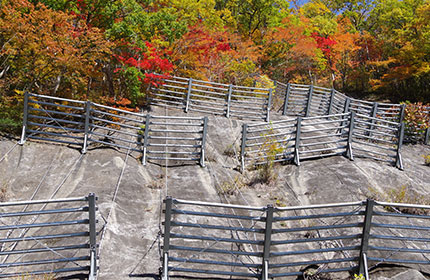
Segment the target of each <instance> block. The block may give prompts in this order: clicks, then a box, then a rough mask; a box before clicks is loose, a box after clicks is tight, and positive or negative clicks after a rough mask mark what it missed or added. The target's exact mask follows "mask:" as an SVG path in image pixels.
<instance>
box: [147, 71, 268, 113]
mask: <svg viewBox="0 0 430 280" xmlns="http://www.w3.org/2000/svg"><path fill="white" fill-rule="evenodd" d="M178 80H180V81H178ZM151 95H152V98H151V100H152V102H151V104H153V105H158V104H163V103H167V104H175V105H178V106H177V107H180V108H183V109H184V111H185V112H188V111H196V112H202V113H209V114H218V115H225V116H226V117H227V118H229V117H231V116H234V117H239V118H250V119H254V118H257V119H261V118H262V119H265V120H266V121H269V118H270V107H271V106H272V105H271V103H272V102H271V99H272V90H271V89H269V88H257V87H245V86H237V85H227V84H221V83H214V82H208V81H201V80H194V79H186V78H181V79H178V77H169V78H167V79H164V80H163V79H161V85H160V86H157V87H152V88H151ZM172 100H176V101H172ZM251 103H253V104H255V105H258V106H250V104H251ZM240 109H248V110H246V111H245V110H240ZM250 110H251V111H250Z"/></svg>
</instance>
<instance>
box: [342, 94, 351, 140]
mask: <svg viewBox="0 0 430 280" xmlns="http://www.w3.org/2000/svg"><path fill="white" fill-rule="evenodd" d="M350 103H351V98H349V97H347V98H346V99H345V105H344V108H343V113H348V112H349V111H350V110H349V104H350ZM345 125H346V123H345V121H343V122H342V125H341V126H342V127H341V129H340V131H339V132H340V134H343V130H344V129H343V127H344V126H345Z"/></svg>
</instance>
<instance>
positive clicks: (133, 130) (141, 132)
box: [20, 93, 208, 166]
mask: <svg viewBox="0 0 430 280" xmlns="http://www.w3.org/2000/svg"><path fill="white" fill-rule="evenodd" d="M40 99H42V100H43V101H41V100H40ZM50 101H51V102H50ZM54 102H67V104H74V103H76V104H79V105H85V106H82V108H81V107H76V106H70V105H65V104H57V103H54ZM24 103H25V106H24V125H23V132H22V136H21V140H20V144H23V143H24V142H25V140H26V139H27V138H31V139H37V140H43V141H51V142H56V143H63V144H68V145H78V146H82V153H85V152H86V151H87V149H88V147H89V145H91V144H93V143H98V144H103V145H106V146H111V147H114V148H119V149H127V150H130V151H133V152H138V153H142V154H143V155H142V163H143V164H146V162H147V159H150V160H156V161H158V160H166V159H167V160H191V161H197V162H199V164H200V165H201V166H204V165H205V162H204V158H205V156H204V155H205V142H206V134H207V121H208V120H207V118H206V117H179V116H152V115H148V114H143V113H136V112H129V111H127V110H122V109H118V108H114V107H109V106H105V105H101V104H97V103H92V102H89V101H86V102H83V101H78V102H76V100H71V99H65V98H56V97H50V96H39V95H36V94H30V93H26V94H25V102H24ZM34 104H36V105H46V106H54V107H55V108H56V109H52V110H51V109H49V110H45V109H44V108H36V107H34ZM71 110H73V112H69V111H71ZM76 110H79V111H81V112H82V114H80V113H81V112H79V113H77V112H76ZM29 112H32V113H33V114H30V113H29ZM35 120H40V121H39V122H37V121H35ZM194 127H199V128H200V129H199V130H194V129H193V128H194ZM45 128H46V130H45ZM48 128H49V131H47V129H48ZM170 133H180V134H182V135H181V137H175V136H173V135H169V134H170ZM184 141H188V143H184ZM159 148H165V149H167V151H166V152H165V153H163V154H161V153H160V154H159V156H157V157H153V156H147V154H150V153H157V152H158V149H159ZM190 148H191V149H195V151H188V149H190ZM185 152H186V153H185ZM175 153H182V154H190V155H193V157H192V158H178V157H169V156H167V155H169V154H175Z"/></svg>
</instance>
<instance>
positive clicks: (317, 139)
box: [299, 113, 351, 159]
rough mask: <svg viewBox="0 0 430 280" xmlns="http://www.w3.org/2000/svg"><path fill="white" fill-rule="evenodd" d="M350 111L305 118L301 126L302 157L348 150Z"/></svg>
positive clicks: (339, 152)
mask: <svg viewBox="0 0 430 280" xmlns="http://www.w3.org/2000/svg"><path fill="white" fill-rule="evenodd" d="M350 115H351V114H350V113H345V114H338V115H330V116H325V117H309V118H303V119H302V121H301V128H300V144H299V156H300V159H311V158H321V157H327V156H333V155H344V154H345V153H346V150H347V142H348V135H349V129H350V127H349V122H350Z"/></svg>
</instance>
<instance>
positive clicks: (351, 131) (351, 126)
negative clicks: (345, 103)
mask: <svg viewBox="0 0 430 280" xmlns="http://www.w3.org/2000/svg"><path fill="white" fill-rule="evenodd" d="M354 120H355V112H350V117H349V131H348V144H347V147H346V156H347V157H348V158H349V159H350V160H354V155H353V153H352V137H353V136H354Z"/></svg>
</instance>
